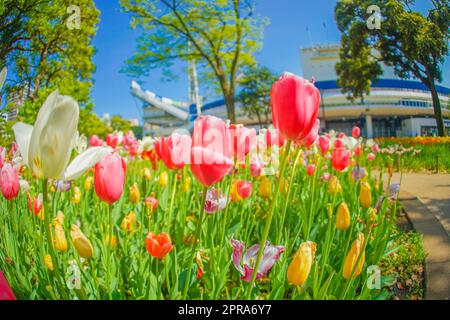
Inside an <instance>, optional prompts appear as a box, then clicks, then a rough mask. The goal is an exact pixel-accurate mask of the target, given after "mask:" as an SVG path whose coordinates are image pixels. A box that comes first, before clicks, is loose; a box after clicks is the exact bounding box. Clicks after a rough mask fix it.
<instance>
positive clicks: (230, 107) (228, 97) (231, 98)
mask: <svg viewBox="0 0 450 320" xmlns="http://www.w3.org/2000/svg"><path fill="white" fill-rule="evenodd" d="M224 98H225V105H226V107H227V116H228V119H229V120H230V121H231V123H236V114H235V112H234V105H235V102H236V97H235V95H234V90H230V91H229V92H227V93H224Z"/></svg>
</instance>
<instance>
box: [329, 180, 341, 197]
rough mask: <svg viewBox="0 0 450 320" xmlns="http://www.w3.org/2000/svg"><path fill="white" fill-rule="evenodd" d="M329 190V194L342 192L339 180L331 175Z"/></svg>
mask: <svg viewBox="0 0 450 320" xmlns="http://www.w3.org/2000/svg"><path fill="white" fill-rule="evenodd" d="M329 191H330V193H331V194H338V193H341V192H342V186H341V183H340V182H339V179H338V177H336V176H332V177H331V178H330V185H329Z"/></svg>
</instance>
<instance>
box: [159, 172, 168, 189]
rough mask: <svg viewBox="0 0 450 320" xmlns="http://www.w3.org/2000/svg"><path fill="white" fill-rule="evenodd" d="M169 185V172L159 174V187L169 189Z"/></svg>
mask: <svg viewBox="0 0 450 320" xmlns="http://www.w3.org/2000/svg"><path fill="white" fill-rule="evenodd" d="M168 183H169V175H168V174H167V171H163V172H161V173H160V174H159V185H160V186H161V187H167V184H168Z"/></svg>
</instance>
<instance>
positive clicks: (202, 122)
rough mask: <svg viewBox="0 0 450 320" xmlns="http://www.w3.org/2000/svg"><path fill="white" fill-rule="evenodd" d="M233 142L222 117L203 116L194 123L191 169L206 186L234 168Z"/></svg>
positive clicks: (217, 180)
mask: <svg viewBox="0 0 450 320" xmlns="http://www.w3.org/2000/svg"><path fill="white" fill-rule="evenodd" d="M232 158H233V142H232V140H231V135H230V132H229V130H228V128H227V126H226V124H225V122H223V121H222V120H221V119H219V118H216V117H213V116H201V117H199V118H198V119H197V120H196V121H195V123H194V131H193V133H192V148H191V171H192V173H193V174H194V176H195V177H196V178H197V180H199V181H200V182H201V183H202V184H203V185H204V186H205V187H209V186H211V185H213V184H215V183H217V182H219V181H220V180H222V178H223V177H224V176H225V175H226V174H227V173H228V172H230V170H232V168H233V165H234V163H233V160H232Z"/></svg>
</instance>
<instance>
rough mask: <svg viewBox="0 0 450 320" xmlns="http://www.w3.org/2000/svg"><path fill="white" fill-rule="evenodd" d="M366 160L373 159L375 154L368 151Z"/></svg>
mask: <svg viewBox="0 0 450 320" xmlns="http://www.w3.org/2000/svg"><path fill="white" fill-rule="evenodd" d="M367 160H369V161H373V160H375V154H374V153H372V152H371V153H369V154H368V155H367Z"/></svg>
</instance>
